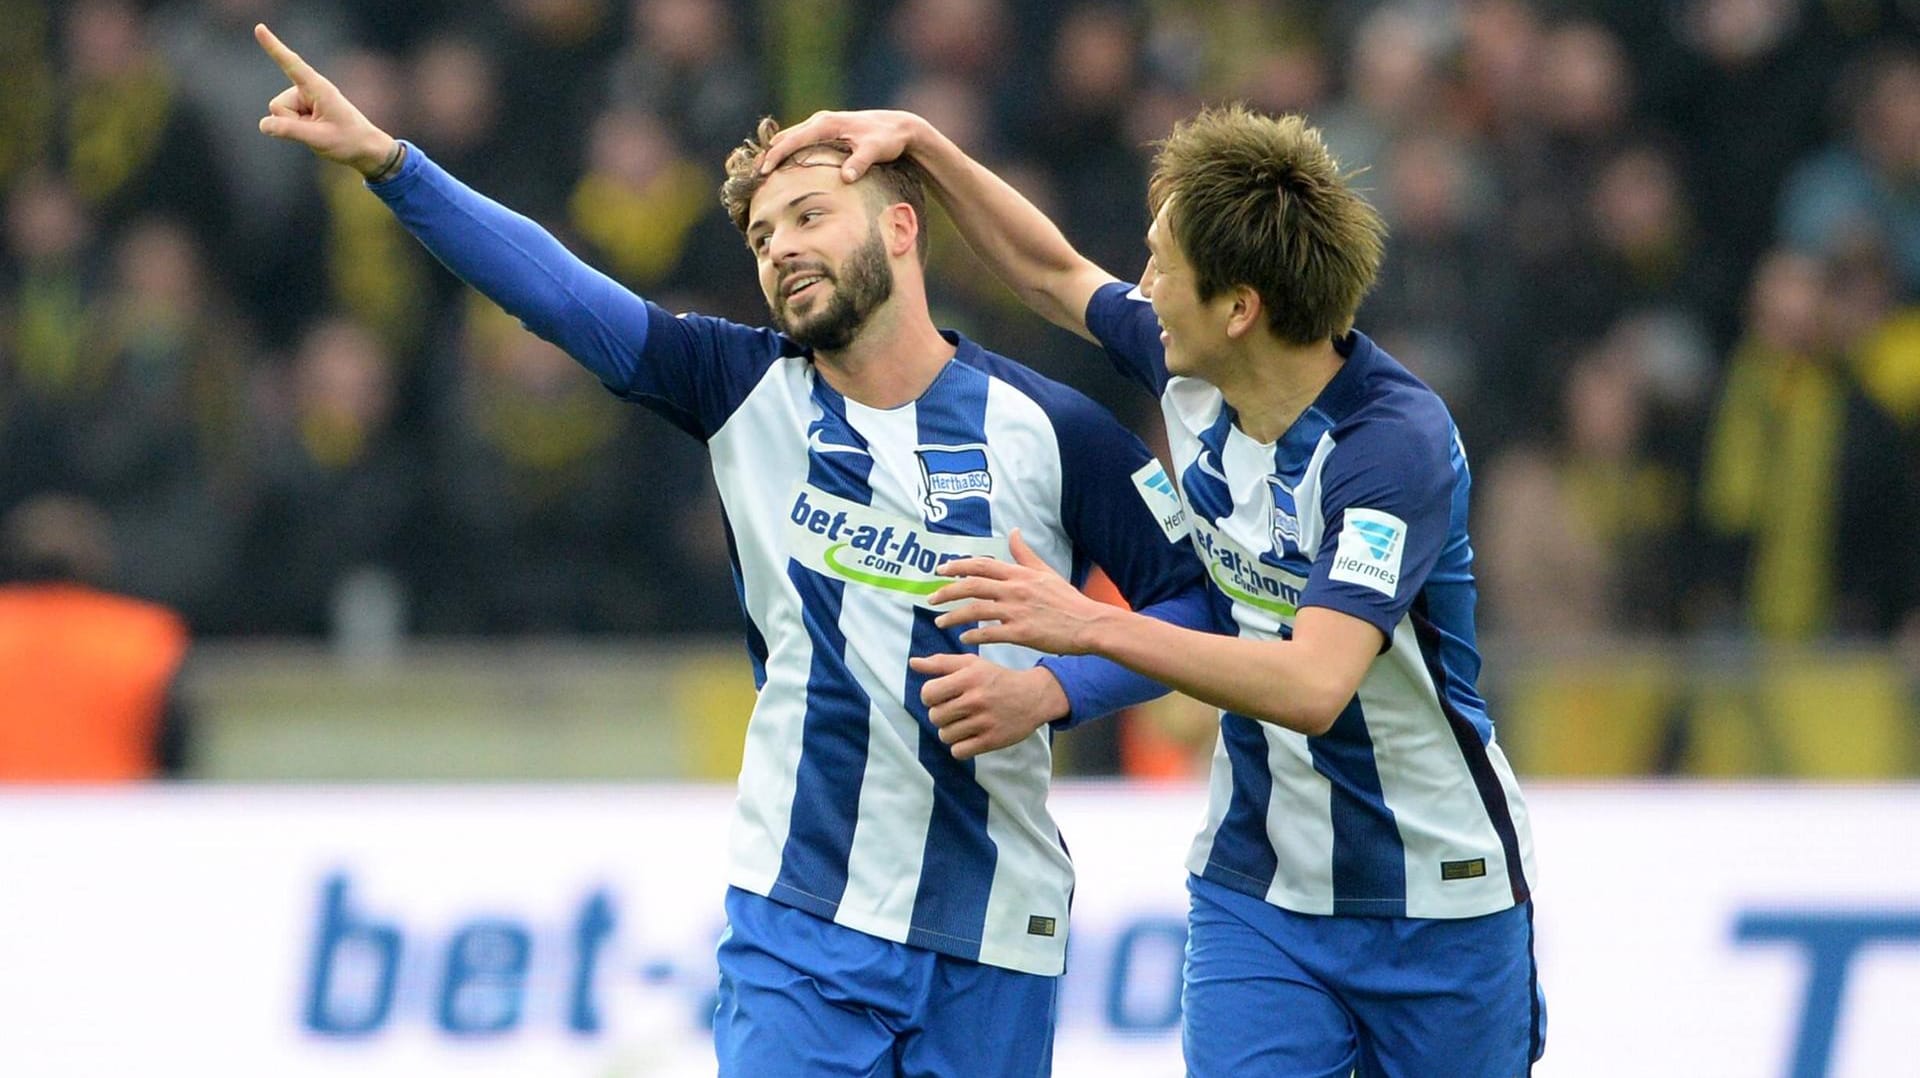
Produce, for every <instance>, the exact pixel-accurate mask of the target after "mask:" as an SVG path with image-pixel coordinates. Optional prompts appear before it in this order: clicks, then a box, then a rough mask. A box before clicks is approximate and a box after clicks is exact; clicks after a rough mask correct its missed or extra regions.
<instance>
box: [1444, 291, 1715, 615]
mask: <svg viewBox="0 0 1920 1078" xmlns="http://www.w3.org/2000/svg"><path fill="white" fill-rule="evenodd" d="M1638 343H1639V342H1638V338H1637V337H1636V336H1635V334H1633V333H1632V332H1631V327H1630V326H1623V327H1622V328H1621V329H1620V330H1619V331H1616V332H1615V333H1613V334H1611V335H1609V337H1608V338H1607V339H1605V340H1602V341H1600V342H1597V343H1596V344H1595V345H1594V346H1593V347H1592V348H1590V349H1589V350H1588V351H1587V352H1586V353H1585V354H1584V355H1583V356H1582V357H1581V358H1580V359H1579V360H1578V361H1576V362H1575V364H1574V365H1573V368H1572V370H1571V371H1569V372H1568V374H1567V377H1566V379H1565V391H1564V392H1565V401H1564V404H1563V406H1562V409H1561V421H1560V423H1559V424H1558V425H1557V427H1556V429H1555V432H1556V433H1558V434H1559V437H1555V438H1552V439H1551V440H1546V441H1541V442H1530V443H1526V444H1523V445H1520V446H1518V447H1516V448H1515V449H1514V450H1512V451H1511V452H1509V453H1506V454H1504V455H1502V456H1500V457H1496V458H1494V461H1493V464H1492V466H1491V467H1489V468H1487V469H1485V470H1484V472H1483V477H1482V479H1481V481H1480V484H1479V485H1480V486H1481V492H1480V505H1479V509H1478V514H1477V515H1478V516H1479V519H1480V521H1481V524H1480V526H1479V527H1478V528H1477V529H1476V531H1477V532H1478V533H1479V536H1480V543H1479V545H1478V549H1479V551H1480V553H1481V554H1482V555H1483V558H1482V559H1480V560H1481V567H1479V568H1478V570H1477V572H1476V574H1475V575H1476V576H1477V577H1478V578H1479V579H1480V581H1481V584H1482V588H1483V591H1482V595H1483V597H1484V599H1485V605H1484V610H1485V615H1484V620H1485V622H1486V624H1488V625H1491V626H1497V627H1498V628H1501V629H1504V630H1506V631H1507V632H1508V633H1510V634H1512V635H1514V636H1515V637H1517V638H1519V639H1523V640H1527V641H1530V642H1535V643H1539V642H1554V641H1567V640H1573V641H1581V642H1588V643H1590V642H1592V641H1594V640H1598V639H1604V638H1609V637H1613V636H1616V635H1622V634H1631V633H1633V632H1638V631H1645V630H1648V629H1658V630H1663V631H1672V630H1674V629H1676V628H1678V625H1679V620H1680V617H1681V610H1680V606H1679V604H1680V602H1681V599H1682V596H1683V594H1684V592H1685V590H1686V589H1685V583H1686V581H1685V580H1684V578H1683V577H1682V576H1681V573H1682V572H1683V570H1684V567H1685V566H1686V565H1687V563H1688V559H1686V558H1685V557H1683V554H1684V550H1685V543H1684V541H1683V540H1684V538H1685V536H1686V529H1687V523H1688V520H1689V516H1690V507H1691V503H1690V500H1689V498H1688V492H1687V486H1686V476H1685V475H1684V474H1683V473H1681V472H1680V471H1679V470H1678V469H1677V468H1675V467H1674V466H1673V465H1671V464H1669V463H1666V462H1663V461H1662V460H1660V459H1659V458H1658V457H1657V456H1655V455H1654V454H1653V453H1652V452H1651V448H1650V435H1649V427H1650V425H1651V424H1652V422H1653V420H1654V418H1655V417H1654V411H1655V400H1654V396H1653V393H1652V392H1651V390H1650V386H1649V382H1650V380H1651V379H1650V375H1649V374H1648V372H1647V370H1646V369H1645V368H1644V366H1643V365H1642V352H1641V349H1640V348H1638V347H1637V345H1638Z"/></svg>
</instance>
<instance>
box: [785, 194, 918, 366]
mask: <svg viewBox="0 0 1920 1078" xmlns="http://www.w3.org/2000/svg"><path fill="white" fill-rule="evenodd" d="M814 272H822V273H827V279H828V280H829V281H831V282H832V284H833V298H832V299H831V300H828V301H827V305H826V308H825V309H824V310H821V311H818V312H816V313H815V314H814V315H813V316H811V317H805V316H801V317H796V316H795V315H794V314H793V312H792V310H791V309H790V308H789V307H788V306H787V301H786V299H785V297H782V298H781V299H780V300H779V301H778V302H777V303H775V304H774V307H773V325H774V328H776V329H778V330H779V331H780V332H782V333H784V334H786V335H787V336H788V337H790V338H792V339H793V342H794V343H795V344H798V345H800V346H801V347H803V348H807V349H810V350H812V351H815V352H837V351H839V350H841V349H843V348H845V347H847V346H848V345H850V344H852V343H853V339H854V338H855V337H857V336H859V334H860V327H862V326H864V325H866V323H867V316H869V315H871V314H872V313H873V311H874V308H876V307H878V306H880V305H881V304H882V303H885V302H886V301H887V298H888V297H890V296H892V295H893V267H892V266H889V265H888V264H887V249H886V246H885V245H884V244H883V243H881V241H880V229H879V227H878V226H877V225H876V226H875V227H874V229H873V231H872V232H871V233H870V234H869V235H868V237H867V241H866V242H865V243H863V244H861V245H860V246H859V247H857V248H855V250H854V252H853V253H852V254H850V255H848V256H847V260H846V261H845V262H844V263H842V264H841V266H840V271H839V272H838V273H832V272H828V271H827V270H826V268H825V267H824V266H822V267H820V268H819V269H818V270H816V271H814Z"/></svg>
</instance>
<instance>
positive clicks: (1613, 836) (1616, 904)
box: [0, 784, 1920, 1078]
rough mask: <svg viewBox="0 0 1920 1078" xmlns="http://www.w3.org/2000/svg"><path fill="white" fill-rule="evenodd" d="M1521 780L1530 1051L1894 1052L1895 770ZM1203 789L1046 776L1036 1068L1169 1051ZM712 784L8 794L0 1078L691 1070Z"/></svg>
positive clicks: (1912, 808) (1912, 966) (703, 1041)
mask: <svg viewBox="0 0 1920 1078" xmlns="http://www.w3.org/2000/svg"><path fill="white" fill-rule="evenodd" d="M1529 793H1530V801H1531V804H1532V808H1533V816H1534V823H1535V829H1536V838H1537V845H1538V850H1539V859H1540V865H1541V868H1542V872H1543V874H1544V879H1543V880H1541V881H1540V885H1539V887H1538V890H1537V898H1538V909H1537V915H1536V926H1537V931H1538V954H1539V959H1540V966H1541V974H1542V980H1543V983H1544V984H1545V987H1546V991H1547V1000H1548V1013H1549V1017H1550V1026H1549V1034H1548V1042H1547V1045H1548V1051H1547V1058H1546V1059H1545V1060H1544V1061H1543V1062H1542V1063H1541V1064H1540V1066H1539V1067H1538V1068H1536V1070H1535V1074H1536V1075H1539V1076H1542V1078H1587V1076H1592V1078H1601V1076H1606V1078H1616V1076H1619V1075H1625V1074H1632V1075H1637V1076H1662V1075H1671V1076H1674V1078H1709V1076H1710V1078H1721V1076H1747V1075H1752V1076H1788V1078H1816V1076H1821V1075H1829V1076H1835V1078H1845V1076H1867V1075H1875V1076H1878V1075H1892V1074H1903V1075H1904V1074H1920V1063H1916V1060H1920V1021H1916V1020H1915V1018H1914V1015H1915V1013H1916V1012H1915V1002H1914V1001H1915V1000H1916V999H1920V837H1916V836H1920V788H1915V787H1900V788H1810V787H1795V786H1712V787H1701V786H1597V787H1556V786H1542V785H1540V784H1534V785H1533V786H1532V787H1531V788H1530V790H1529ZM1203 797H1204V793H1203V791H1201V790H1199V789H1197V788H1185V787H1182V788H1175V789H1161V788H1143V787H1121V786H1107V785H1077V786H1076V785H1069V786H1064V787H1062V788H1061V789H1060V790H1059V791H1058V793H1057V794H1056V796H1055V805H1056V809H1057V813H1058V816H1059V818H1060V820H1061V825H1062V827H1063V829H1064V830H1065V832H1066V834H1067V838H1068V842H1069V844H1070V845H1071V847H1072V849H1073V853H1074V859H1075V861H1076V863H1077V864H1078V866H1079V869H1080V884H1079V888H1078V891H1077V893H1076V898H1075V907H1074V923H1073V932H1074V940H1073V945H1072V950H1071V952H1070V956H1069V962H1068V974H1067V980H1066V983H1065V985H1064V988H1063V995H1062V1016H1061V1024H1060V1029H1059V1036H1058V1041H1057V1046H1056V1051H1055V1058H1056V1068H1055V1073H1056V1074H1058V1075H1061V1076H1064V1078H1078V1076H1098V1078H1131V1076H1171V1075H1178V1074H1180V1072H1181V1068H1180V1051H1179V1034H1178V1030H1179V977H1180V954H1181V947H1182V944H1183V940H1184V918H1185V890H1184V877H1183V870H1182V868H1181V862H1182V860H1183V858H1184V855H1185V852H1186V845H1187V841H1188V839H1189V838H1190V837H1191V832H1192V830H1193V828H1194V827H1195V826H1197V824H1198V823H1199V821H1200V815H1201V807H1202V800H1203ZM730 799H731V794H730V792H729V791H725V790H720V789H713V788H706V787H564V788H527V787H457V788H416V787H378V788H359V787H334V788H325V789H288V788H279V787H257V788H244V789H242V788H193V787H184V788H147V789H141V790H127V791H73V792H66V791H51V790H21V789H12V790H0V1075H9V1076H12V1075H18V1076H22V1078H64V1076H87V1078H95V1076H100V1075H142V1076H172V1075H183V1076H187V1075H190V1076H194V1078H218V1076H226V1075H234V1076H240V1075H245V1076H249V1078H252V1076H257V1075H273V1076H275V1078H300V1076H307V1075H349V1074H350V1075H355V1076H357V1078H381V1076H396V1078H398V1076H407V1078H431V1076H437V1075H447V1076H455V1075H458V1076H461V1078H487V1076H496V1075H498V1076H507V1075H512V1076H516V1078H517V1076H523V1075H542V1076H559V1078H568V1076H574V1078H643V1076H682V1075H710V1074H712V1073H713V1061H712V1054H711V1049H710V1047H709V1042H708V1033H707V1028H706V1024H707V1021H708V1019H709V1016H710V1014H711V1011H712V1000H713V986H714V969H713V946H714V943H715V940H716V938H717V937H718V935H719V931H720V918H721V915H720V907H721V896H722V892H723V890H724V884H723V882H722V880H723V857H724V851H725V848H726V843H725V831H726V818H727V811H728V807H729V802H730Z"/></svg>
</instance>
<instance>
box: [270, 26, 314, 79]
mask: <svg viewBox="0 0 1920 1078" xmlns="http://www.w3.org/2000/svg"><path fill="white" fill-rule="evenodd" d="M253 37H254V40H255V41H258V42H259V43H260V47H261V48H263V49H265V50H267V55H268V56H271V57H273V62H274V63H276V64H279V65H280V70H281V71H284V72H286V75H287V78H289V79H292V80H293V84H294V85H295V86H298V87H300V88H301V89H302V90H305V89H309V88H310V87H312V86H313V85H314V84H316V83H318V82H320V81H321V78H320V73H319V72H318V71H315V70H314V69H313V65H311V64H309V63H307V62H306V61H305V60H302V59H301V58H300V54H299V53H297V52H294V51H293V50H292V49H290V48H287V45H286V42H284V41H281V40H280V39H279V38H277V37H275V36H273V31H272V30H269V29H267V24H266V23H263V22H262V23H255V24H254V26H253Z"/></svg>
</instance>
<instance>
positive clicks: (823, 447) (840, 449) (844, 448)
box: [807, 429, 873, 457]
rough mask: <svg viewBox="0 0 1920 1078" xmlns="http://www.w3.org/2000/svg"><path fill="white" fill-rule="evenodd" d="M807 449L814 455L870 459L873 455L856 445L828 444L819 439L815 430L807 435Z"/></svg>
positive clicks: (817, 431) (824, 440) (818, 434)
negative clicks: (848, 455) (835, 454)
mask: <svg viewBox="0 0 1920 1078" xmlns="http://www.w3.org/2000/svg"><path fill="white" fill-rule="evenodd" d="M807 448H808V449H811V450H813V451H814V452H815V453H851V454H853V455H854V456H857V457H870V456H872V455H873V454H871V453H869V452H867V451H866V450H864V449H862V448H860V447H859V446H857V445H841V444H840V443H839V442H829V441H827V440H826V439H824V438H822V437H820V432H819V430H817V429H816V430H812V431H809V432H808V433H807Z"/></svg>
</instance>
